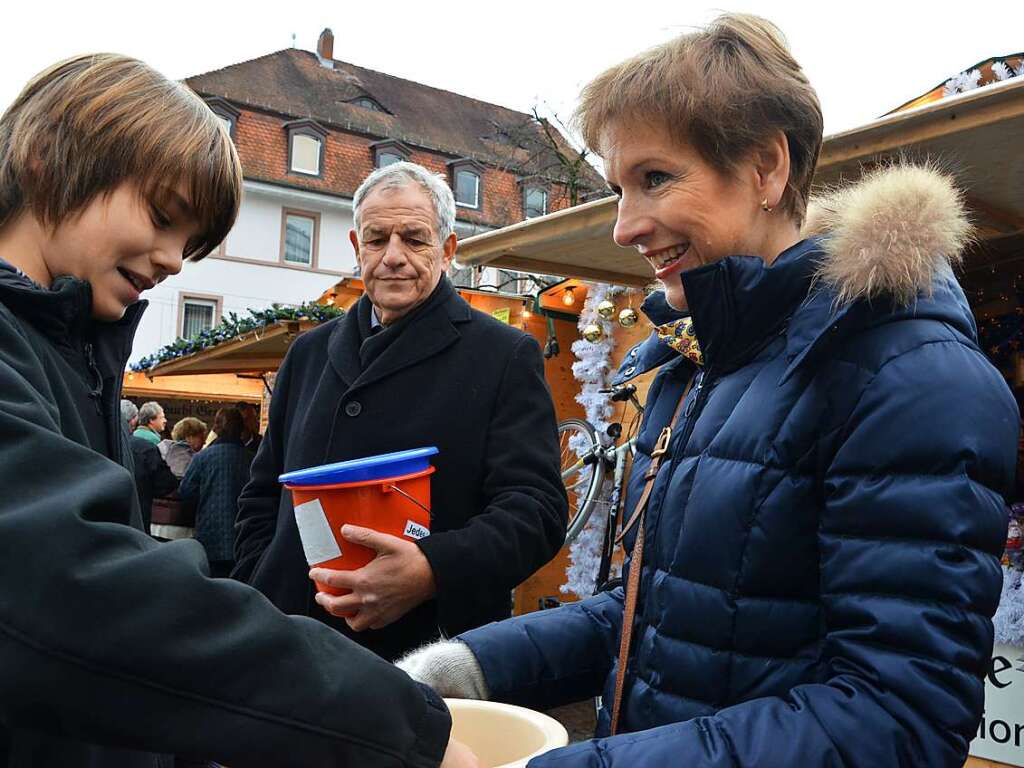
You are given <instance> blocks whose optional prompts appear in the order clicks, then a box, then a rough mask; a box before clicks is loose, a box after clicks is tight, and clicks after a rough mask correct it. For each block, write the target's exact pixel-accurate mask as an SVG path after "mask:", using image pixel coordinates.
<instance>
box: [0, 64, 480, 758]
mask: <svg viewBox="0 0 1024 768" xmlns="http://www.w3.org/2000/svg"><path fill="white" fill-rule="evenodd" d="M240 194H241V168H240V166H239V163H238V158H237V156H236V154H235V150H234V147H233V146H232V144H231V140H230V138H229V137H228V135H227V133H226V132H225V131H224V129H223V127H222V126H221V125H220V124H219V121H218V120H217V118H216V117H215V116H214V115H213V114H212V113H211V112H210V111H209V110H208V109H207V107H206V106H205V105H204V104H203V102H202V101H201V100H200V99H199V98H197V97H196V96H195V95H194V94H192V93H191V92H190V91H188V90H187V89H186V88H184V87H183V86H181V85H179V84H177V83H174V82H171V81H169V80H167V79H166V78H164V77H162V76H161V75H160V74H158V73H157V72H155V71H153V70H152V69H150V68H149V67H147V66H146V65H145V64H142V63H141V62H138V61H135V60H133V59H129V58H126V57H122V56H117V55H112V54H98V55H91V56H80V57H77V58H74V59H69V60H67V61H64V62H61V63H59V64H56V65H54V66H53V67H51V68H50V69H48V70H46V71H45V72H43V73H41V74H40V75H38V76H37V77H36V78H34V79H33V80H32V81H31V82H30V83H29V84H28V85H27V86H26V87H25V89H24V91H23V92H22V93H21V95H20V96H18V98H17V99H16V100H15V101H14V103H13V104H12V105H11V106H10V107H9V108H8V109H7V111H6V112H5V113H4V114H3V116H2V117H0V446H2V450H3V461H2V462H0V488H2V491H3V492H2V493H0V542H2V550H3V554H2V555H0V765H6V766H50V765H54V766H57V765H59V766H62V767H69V766H70V767H73V766H86V765H88V766H99V765H102V766H104V767H105V768H107V767H109V766H151V765H152V766H155V765H160V764H166V762H165V761H164V760H162V759H161V756H160V755H159V754H156V753H173V754H179V755H187V756H190V757H195V758H203V759H215V760H220V761H224V762H226V763H228V764H230V765H232V766H234V767H235V768H242V766H251V765H360V766H369V765H387V766H396V765H409V766H433V765H437V764H438V763H440V762H441V760H442V754H443V753H444V752H445V748H446V744H447V742H448V734H449V729H450V719H449V716H448V713H447V711H446V709H445V707H444V705H443V703H442V702H441V701H440V700H439V699H437V697H436V696H435V695H434V694H433V693H432V692H430V691H429V690H426V689H425V688H423V687H421V686H417V685H416V684H414V683H413V682H412V681H410V680H409V678H408V677H406V676H405V675H404V673H402V672H399V671H397V670H396V669H395V668H393V667H392V666H391V665H389V664H387V663H385V662H384V661H382V660H381V659H379V658H377V657H375V656H373V655H372V654H371V653H368V652H366V651H364V650H363V649H362V648H359V647H358V646H356V645H354V644H352V643H350V642H349V641H348V640H346V639H345V638H344V637H342V636H341V635H339V634H337V633H336V632H334V631H333V630H331V629H330V628H328V627H326V626H324V625H322V624H319V623H318V622H313V621H308V620H306V619H301V618H294V617H289V616H285V615H283V614H281V613H280V612H278V611H277V610H276V609H274V608H273V607H272V606H271V604H270V603H269V602H267V601H266V600H265V599H264V598H263V597H262V596H261V595H259V594H258V593H257V592H256V591H255V590H252V589H249V588H248V587H245V586H243V585H241V584H238V583H234V582H230V581H227V580H223V579H217V580H214V579H211V578H209V575H208V565H207V562H206V558H205V557H204V555H203V550H202V547H201V546H200V545H199V544H198V543H197V542H194V541H177V542H172V543H168V544H161V543H158V542H156V541H154V540H152V539H151V538H149V537H148V536H147V535H145V533H144V532H143V531H142V525H141V518H140V515H139V505H138V501H137V499H136V495H135V490H134V486H133V483H132V475H131V472H130V470H129V469H127V468H126V466H130V453H129V451H128V450H127V448H126V445H127V443H126V440H127V436H126V433H125V431H124V429H123V428H122V427H121V424H120V415H119V399H120V390H121V387H120V383H121V376H122V372H123V371H124V366H125V362H126V360H127V356H128V354H129V351H130V348H131V340H132V335H133V333H134V330H135V328H136V326H137V324H138V322H139V317H140V315H141V314H142V312H143V311H144V309H145V302H140V301H139V297H140V295H141V294H142V293H143V292H145V291H146V290H147V289H149V288H152V287H153V286H155V285H156V284H158V283H159V282H161V281H162V280H164V279H165V278H167V277H168V276H170V275H174V274H176V273H177V272H178V271H179V270H180V269H181V267H182V261H183V259H191V260H199V259H201V258H203V257H204V256H205V255H206V254H208V253H209V252H210V251H211V250H212V249H213V248H215V247H216V246H217V245H218V244H219V243H220V242H221V240H222V239H223V238H224V236H225V235H226V234H227V232H228V230H229V229H230V227H231V225H232V223H233V222H234V219H235V216H236V214H237V211H238V204H239V197H240ZM453 752H454V750H453ZM456 760H457V758H455V757H454V755H451V756H450V758H449V761H448V762H446V763H445V765H449V764H451V765H456V764H459V765H464V764H469V763H462V762H458V763H456Z"/></svg>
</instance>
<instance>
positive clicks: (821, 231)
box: [802, 162, 972, 306]
mask: <svg viewBox="0 0 1024 768" xmlns="http://www.w3.org/2000/svg"><path fill="white" fill-rule="evenodd" d="M963 198H964V196H963V193H962V192H961V191H960V190H959V189H958V188H957V187H956V185H955V183H954V180H953V178H952V177H951V176H949V175H948V174H946V173H943V172H942V171H940V170H939V169H938V168H937V167H935V166H934V165H932V164H927V165H911V164H909V163H906V162H897V163H893V164H892V165H889V166H885V167H882V168H879V169H877V170H874V171H872V172H870V173H868V174H865V175H864V177H863V178H862V179H861V180H860V181H858V182H857V183H855V184H851V185H850V186H848V187H841V188H838V189H835V190H833V191H831V192H829V193H826V194H825V195H824V196H822V197H819V198H813V199H812V200H811V201H810V204H809V205H808V208H807V220H806V222H805V223H804V227H803V232H802V234H803V236H804V237H811V236H815V235H818V236H823V237H824V240H823V247H824V249H825V253H826V256H825V258H824V259H822V263H821V265H820V266H819V269H818V274H817V278H818V279H819V280H821V281H822V282H823V283H825V284H827V285H829V286H831V287H832V288H833V289H834V290H835V292H836V300H837V303H838V304H840V305H842V304H848V303H851V302H854V301H856V300H858V299H867V300H871V299H877V298H881V297H883V296H891V297H893V298H895V299H896V301H897V302H899V304H900V305H902V306H908V305H910V304H912V303H913V302H914V299H915V298H916V297H917V295H918V294H919V293H924V294H925V295H928V296H930V295H931V293H932V288H933V284H934V280H935V278H936V277H937V276H938V275H939V274H940V273H943V272H948V271H949V268H950V267H955V266H958V265H959V264H960V262H961V259H962V251H963V249H964V246H966V245H967V244H968V243H969V242H970V240H971V232H972V227H971V224H970V222H969V221H968V218H967V211H966V206H965V204H964V199H963Z"/></svg>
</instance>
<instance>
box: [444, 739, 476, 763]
mask: <svg viewBox="0 0 1024 768" xmlns="http://www.w3.org/2000/svg"><path fill="white" fill-rule="evenodd" d="M441 768H481V766H480V761H479V760H477V757H476V755H474V754H473V752H472V751H471V750H470V748H469V747H467V746H466V745H465V744H463V743H462V742H461V741H456V740H455V739H451V740H449V742H448V749H446V750H445V752H444V760H442V761H441Z"/></svg>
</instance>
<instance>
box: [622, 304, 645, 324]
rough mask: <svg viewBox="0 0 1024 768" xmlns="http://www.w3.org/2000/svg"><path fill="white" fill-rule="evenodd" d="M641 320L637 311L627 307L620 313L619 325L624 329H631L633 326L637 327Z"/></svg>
mask: <svg viewBox="0 0 1024 768" xmlns="http://www.w3.org/2000/svg"><path fill="white" fill-rule="evenodd" d="M639 320H640V315H638V314H637V312H636V310H635V309H633V308H632V307H626V308H625V309H624V310H622V311H621V312H619V325H621V326H622V327H623V328H629V327H630V326H631V325H636V324H637V322H639Z"/></svg>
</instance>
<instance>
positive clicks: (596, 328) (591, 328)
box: [583, 323, 604, 344]
mask: <svg viewBox="0 0 1024 768" xmlns="http://www.w3.org/2000/svg"><path fill="white" fill-rule="evenodd" d="M603 336H604V331H602V330H601V326H600V325H598V324H597V323H591V324H590V325H588V326H586V327H585V328H584V329H583V338H584V339H586V340H587V341H589V342H590V343H591V344H593V343H595V342H598V341H600V340H601V339H602V337H603Z"/></svg>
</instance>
